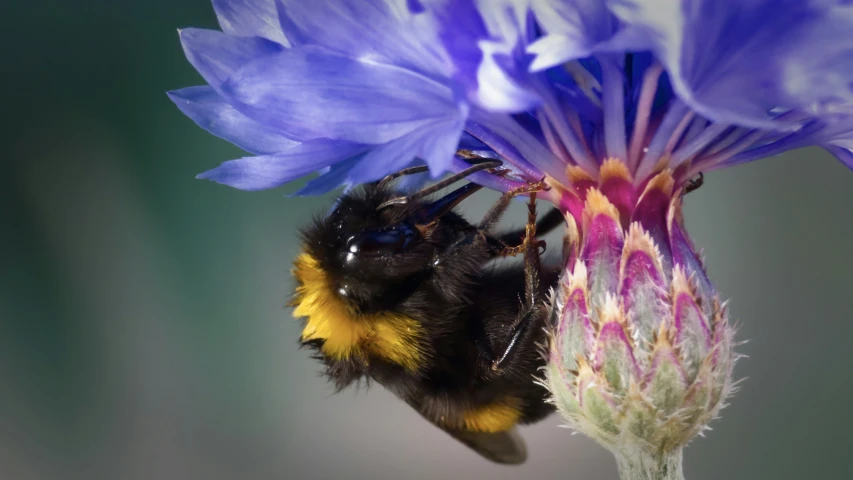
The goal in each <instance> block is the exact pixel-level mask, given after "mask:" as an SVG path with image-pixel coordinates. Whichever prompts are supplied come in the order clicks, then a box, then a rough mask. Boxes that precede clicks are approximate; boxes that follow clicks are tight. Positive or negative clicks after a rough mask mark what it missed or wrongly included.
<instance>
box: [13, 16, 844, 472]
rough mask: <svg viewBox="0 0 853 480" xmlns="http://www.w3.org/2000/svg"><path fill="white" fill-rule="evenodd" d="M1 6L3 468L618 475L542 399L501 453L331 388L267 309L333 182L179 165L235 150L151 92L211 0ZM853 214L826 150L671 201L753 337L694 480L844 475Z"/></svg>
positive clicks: (191, 79) (285, 285)
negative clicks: (220, 177)
mask: <svg viewBox="0 0 853 480" xmlns="http://www.w3.org/2000/svg"><path fill="white" fill-rule="evenodd" d="M12 3H13V2H6V3H5V4H4V6H3V7H2V8H0V15H2V18H3V19H4V27H3V30H2V33H0V35H3V36H4V37H6V38H0V40H2V42H0V45H2V48H3V53H2V59H3V62H2V73H3V80H2V82H3V85H4V88H3V89H2V91H3V97H4V98H3V108H2V111H3V114H4V115H3V126H2V127H3V128H2V132H3V133H2V135H3V137H4V138H3V142H2V145H3V148H4V150H5V152H6V153H5V154H4V156H3V160H2V161H3V166H4V168H3V172H4V173H3V175H2V176H0V220H2V224H0V225H2V227H0V229H2V230H0V232H2V234H0V272H2V274H0V478H4V479H16V480H17V479H76V478H81V479H82V478H85V479H196V478H198V479H210V480H212V479H233V478H240V479H273V478H295V479H305V480H309V479H329V478H350V479H432V478H460V479H463V478H464V479H470V480H474V479H481V478H484V479H485V478H488V479H495V480H497V479H520V478H531V479H543V480H544V479H560V480H567V479H599V478H601V479H615V478H617V477H616V468H615V464H614V461H613V460H612V458H611V457H610V454H609V453H607V452H606V451H604V450H603V449H602V448H600V447H598V446H597V445H595V444H594V443H593V442H592V441H591V440H588V439H586V438H584V437H582V436H580V435H571V432H570V431H569V430H566V429H561V428H557V426H558V425H559V423H560V422H559V419H558V417H557V416H556V415H555V416H552V417H551V418H550V419H549V420H547V421H545V422H543V423H541V424H539V425H536V426H534V427H528V428H524V429H523V434H524V435H525V436H526V437H527V439H528V442H529V446H530V452H531V453H530V458H529V461H528V463H527V464H525V465H524V466H521V467H500V466H495V465H492V464H489V463H487V462H485V461H484V460H481V459H480V458H479V457H478V456H476V455H474V454H472V453H471V452H469V451H468V450H467V449H466V448H464V447H462V446H460V445H459V444H457V443H455V442H454V441H452V440H450V439H449V438H448V437H447V436H445V434H444V433H442V432H440V431H438V430H437V429H435V428H433V427H431V426H430V425H428V424H426V423H425V422H424V421H423V420H422V419H421V418H420V417H419V416H418V415H417V414H415V413H414V412H413V411H410V410H409V409H408V407H406V406H405V405H403V404H402V403H400V402H398V401H396V400H394V399H393V398H392V397H391V396H390V395H389V394H388V393H386V392H385V391H383V390H382V389H381V388H379V387H374V388H372V389H371V390H369V391H360V392H353V391H345V392H344V393H341V394H339V395H332V390H331V388H330V387H329V386H328V385H326V383H325V382H324V380H323V379H322V378H320V377H319V376H318V375H317V374H318V372H319V366H318V365H317V364H316V363H314V362H313V361H311V360H310V359H309V358H308V354H307V352H305V351H301V350H298V349H297V338H298V335H299V330H300V329H299V326H298V324H297V322H296V321H295V320H293V319H292V318H291V316H290V312H289V311H288V310H287V309H285V308H284V307H283V305H284V303H285V302H286V300H287V298H288V295H289V294H290V292H291V289H292V287H293V285H292V281H291V278H290V274H289V269H290V263H291V261H292V259H293V258H294V256H295V255H296V253H297V247H298V245H297V243H296V240H297V237H296V232H295V228H296V227H298V226H300V225H303V224H304V223H305V222H306V221H307V220H308V219H309V217H310V216H311V215H312V214H313V213H315V212H317V211H322V210H324V209H326V208H327V207H328V206H329V205H330V201H331V197H325V198H309V199H292V198H285V197H284V194H286V193H290V192H293V191H295V189H296V188H297V187H298V185H289V186H287V187H285V188H282V189H279V190H275V191H266V192H257V193H246V192H240V191H237V190H233V189H230V188H227V187H223V186H219V185H215V184H212V183H208V182H204V181H199V180H195V179H194V178H193V177H194V176H195V175H196V174H197V173H199V172H201V171H204V170H207V169H209V168H212V167H214V166H216V165H218V164H219V163H220V162H221V161H224V160H228V159H231V158H236V157H238V156H242V152H240V151H239V150H238V149H237V148H235V147H233V146H231V145H229V144H227V143H226V142H224V141H221V140H219V139H216V138H215V137H213V136H211V135H209V134H207V133H205V132H204V131H202V130H201V129H199V128H198V127H196V126H195V125H194V124H193V123H192V122H191V121H190V120H189V119H187V118H185V117H184V116H183V115H182V114H180V113H179V112H178V110H177V109H176V108H175V107H174V106H173V105H172V104H171V102H169V101H168V99H167V98H166V95H165V92H166V91H167V90H169V89H175V88H180V87H184V86H190V85H196V84H200V83H201V79H200V77H199V76H198V75H197V74H196V73H195V72H194V71H193V69H192V68H191V67H190V65H189V64H188V63H187V62H186V61H185V60H184V57H183V54H182V51H181V48H180V45H179V42H178V38H177V34H176V29H177V28H178V27H185V26H198V27H211V28H213V27H215V26H216V22H215V18H214V15H213V10H212V8H211V7H210V4H209V3H208V1H207V0H181V1H175V0H173V1H165V0H149V1H146V2H139V1H128V0H114V1H106V0H89V1H82V0H81V1H74V2H69V1H61V0H54V1H47V0H36V1H30V2H14V3H15V9H14V10H13V9H12V8H11V6H12ZM494 198H495V196H494V194H491V193H486V194H482V195H481V196H479V197H477V198H476V199H475V200H474V201H471V202H470V203H468V204H466V205H465V208H466V212H468V213H469V214H470V215H472V216H476V215H478V214H479V213H481V212H483V211H484V210H485V209H486V207H487V206H488V204H489V202H490V201H491V200H493V199H494ZM851 207H853V172H849V171H847V170H846V169H845V168H844V167H842V166H841V165H840V164H839V163H837V162H835V161H834V160H833V159H832V158H830V156H829V155H827V154H826V153H823V152H822V151H818V150H803V151H798V152H794V153H793V154H789V155H785V156H783V157H779V158H773V159H767V160H764V161H761V162H759V163H756V164H752V165H747V166H743V167H739V168H736V169H733V170H728V171H724V172H720V173H714V174H711V175H708V176H707V177H706V185H705V187H703V188H702V189H700V190H699V191H697V192H696V193H694V194H691V195H690V196H689V197H688V199H687V211H686V218H687V223H688V227H689V229H690V231H691V233H692V234H693V238H694V240H695V242H696V243H697V245H699V246H701V247H703V248H704V251H705V255H706V259H707V263H708V265H709V267H710V275H711V277H712V279H713V280H714V281H715V282H716V285H717V286H718V288H719V290H720V291H721V292H722V294H723V295H724V296H726V297H728V298H731V299H732V301H731V311H732V314H733V317H734V319H736V320H738V321H739V323H740V331H739V334H738V338H739V339H740V340H749V343H748V344H746V345H744V346H743V347H742V348H741V351H742V352H743V353H745V354H747V355H748V356H749V358H748V359H745V360H744V361H742V363H740V364H739V365H738V368H737V372H736V373H737V375H738V376H739V377H748V379H747V380H746V382H745V383H744V384H743V389H742V390H741V392H740V393H739V394H738V395H737V397H735V398H734V399H733V401H732V404H731V406H730V407H729V408H727V409H725V410H724V411H723V416H722V419H721V420H719V421H717V422H716V423H715V424H714V425H713V427H714V430H713V431H712V432H709V434H708V435H707V437H706V438H701V439H699V440H697V441H695V442H694V443H693V444H691V445H690V447H689V448H688V449H687V450H686V457H685V462H686V467H685V468H686V475H687V478H688V479H689V480H700V479H719V478H727V479H764V478H767V479H780V480H781V479H800V478H853V465H851V461H850V457H849V452H850V450H851V447H853V440H851V436H850V432H851V431H853V413H851V412H853V405H851V401H853V380H851V374H850V369H851V367H853V349H851V348H850V346H851V344H853V305H851V296H853V280H851V271H853V251H851V238H853V215H851V211H850V208H851ZM515 208H516V210H515V213H511V214H510V215H509V216H508V218H511V219H516V220H522V219H523V215H522V214H521V213H520V212H521V207H520V206H519V205H516V206H515Z"/></svg>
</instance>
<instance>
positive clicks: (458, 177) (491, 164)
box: [376, 160, 501, 210]
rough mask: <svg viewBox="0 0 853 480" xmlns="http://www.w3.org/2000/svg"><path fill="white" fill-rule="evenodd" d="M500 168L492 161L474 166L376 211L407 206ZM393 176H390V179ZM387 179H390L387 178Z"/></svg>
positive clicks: (393, 200)
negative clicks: (481, 173)
mask: <svg viewBox="0 0 853 480" xmlns="http://www.w3.org/2000/svg"><path fill="white" fill-rule="evenodd" d="M500 166H501V162H499V161H497V160H490V161H487V162H481V163H477V164H474V165H472V166H470V167H468V168H466V169H465V170H462V171H461V172H459V173H457V174H455V175H451V176H449V177H447V178H445V179H444V180H442V181H440V182H438V183H435V184H433V185H430V186H429V187H426V188H424V189H423V190H421V191H419V192H415V193H413V194H411V195H409V196H408V197H397V198H392V199H391V200H388V201H387V202H385V203H383V204H382V205H379V207H377V208H376V209H377V210H382V209H383V208H385V207H387V206H389V205H405V204H407V203H409V202H411V201H413V200H418V199H421V198H423V197H426V196H428V195H432V194H433V193H435V192H437V191H439V190H441V189H442V188H444V187H446V186H448V185H450V184H453V183H456V182H458V181H459V180H461V179H463V178H465V177H467V176H469V175H471V174H473V173H477V172H479V171H482V170H488V169H493V168H497V167H500ZM412 168H417V167H412ZM391 175H396V174H391ZM391 175H389V177H390V176H391ZM385 178H388V177H385ZM395 178H396V177H395ZM383 182H384V179H383Z"/></svg>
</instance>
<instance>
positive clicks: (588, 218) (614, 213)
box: [583, 188, 619, 232]
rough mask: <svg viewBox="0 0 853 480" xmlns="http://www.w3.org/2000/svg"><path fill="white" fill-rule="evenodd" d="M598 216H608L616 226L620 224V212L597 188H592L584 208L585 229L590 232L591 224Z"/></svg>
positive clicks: (587, 195)
mask: <svg viewBox="0 0 853 480" xmlns="http://www.w3.org/2000/svg"><path fill="white" fill-rule="evenodd" d="M598 215H607V216H608V217H610V218H612V219H613V221H614V222H616V224H617V225H618V224H619V210H617V209H616V207H615V206H614V205H613V204H612V203H610V200H608V199H607V197H606V196H604V194H603V193H601V191H600V190H598V189H597V188H590V189H589V192H588V193H587V194H586V203H585V204H584V207H583V223H584V226H583V229H584V231H585V232H588V231H589V224H590V223H591V222H592V220H593V219H595V217H597V216H598Z"/></svg>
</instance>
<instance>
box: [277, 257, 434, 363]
mask: <svg viewBox="0 0 853 480" xmlns="http://www.w3.org/2000/svg"><path fill="white" fill-rule="evenodd" d="M292 273H293V276H294V277H296V279H297V280H298V281H299V283H300V285H299V287H297V289H296V298H295V299H294V301H293V302H292V304H291V305H292V306H295V307H296V309H295V310H294V311H293V316H294V317H296V318H307V319H308V320H307V321H306V322H305V328H304V329H303V330H302V340H323V347H322V351H323V354H324V355H326V356H328V357H330V358H332V359H334V360H345V359H348V358H351V357H354V356H356V357H360V358H362V359H364V360H367V357H368V356H370V355H375V356H377V357H380V358H383V359H385V360H387V361H389V362H391V363H394V364H397V365H400V366H402V367H403V368H405V369H406V370H408V371H410V372H415V371H417V370H418V367H419V366H420V365H421V361H422V360H423V357H424V356H425V352H424V351H423V348H422V347H421V343H420V338H421V336H422V329H421V325H420V324H419V323H418V322H417V321H415V320H414V319H412V318H409V317H406V316H404V315H400V314H395V313H377V314H369V315H359V314H357V313H356V312H355V310H354V309H353V308H352V307H350V306H349V305H348V304H347V303H346V302H345V301H344V300H342V299H341V298H340V296H338V294H337V293H336V292H335V286H334V284H333V282H332V281H331V280H330V279H329V277H328V275H326V272H324V271H323V270H322V269H321V268H320V264H319V262H318V261H317V259H316V258H314V257H312V256H311V255H309V254H307V253H303V254H301V255H300V256H299V257H298V258H297V259H296V262H295V268H294V269H293V272H292Z"/></svg>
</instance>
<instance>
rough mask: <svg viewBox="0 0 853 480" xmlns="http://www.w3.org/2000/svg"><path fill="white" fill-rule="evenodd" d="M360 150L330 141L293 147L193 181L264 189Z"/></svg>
mask: <svg viewBox="0 0 853 480" xmlns="http://www.w3.org/2000/svg"><path fill="white" fill-rule="evenodd" d="M362 151H364V146H362V145H358V144H354V143H349V142H340V141H333V140H325V139H323V140H314V141H310V142H305V143H301V144H298V145H294V146H293V147H291V148H289V149H288V150H286V151H284V152H281V153H278V154H275V155H262V156H257V157H245V158H239V159H237V160H231V161H228V162H225V163H223V164H222V165H220V166H219V167H217V168H214V169H213V170H209V171H207V172H204V173H202V174H200V175H198V176H197V177H196V178H200V179H207V180H213V181H215V182H217V183H221V184H223V185H228V186H231V187H234V188H239V189H240V190H264V189H267V188H274V187H278V186H280V185H282V184H284V183H287V182H289V181H291V180H294V179H297V178H299V177H302V176H304V175H307V174H309V173H312V172H316V171H318V170H320V169H322V168H324V167H327V166H329V165H332V164H334V163H337V162H340V161H342V160H346V159H348V158H350V157H353V156H355V155H357V154H359V153H360V152H362Z"/></svg>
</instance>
